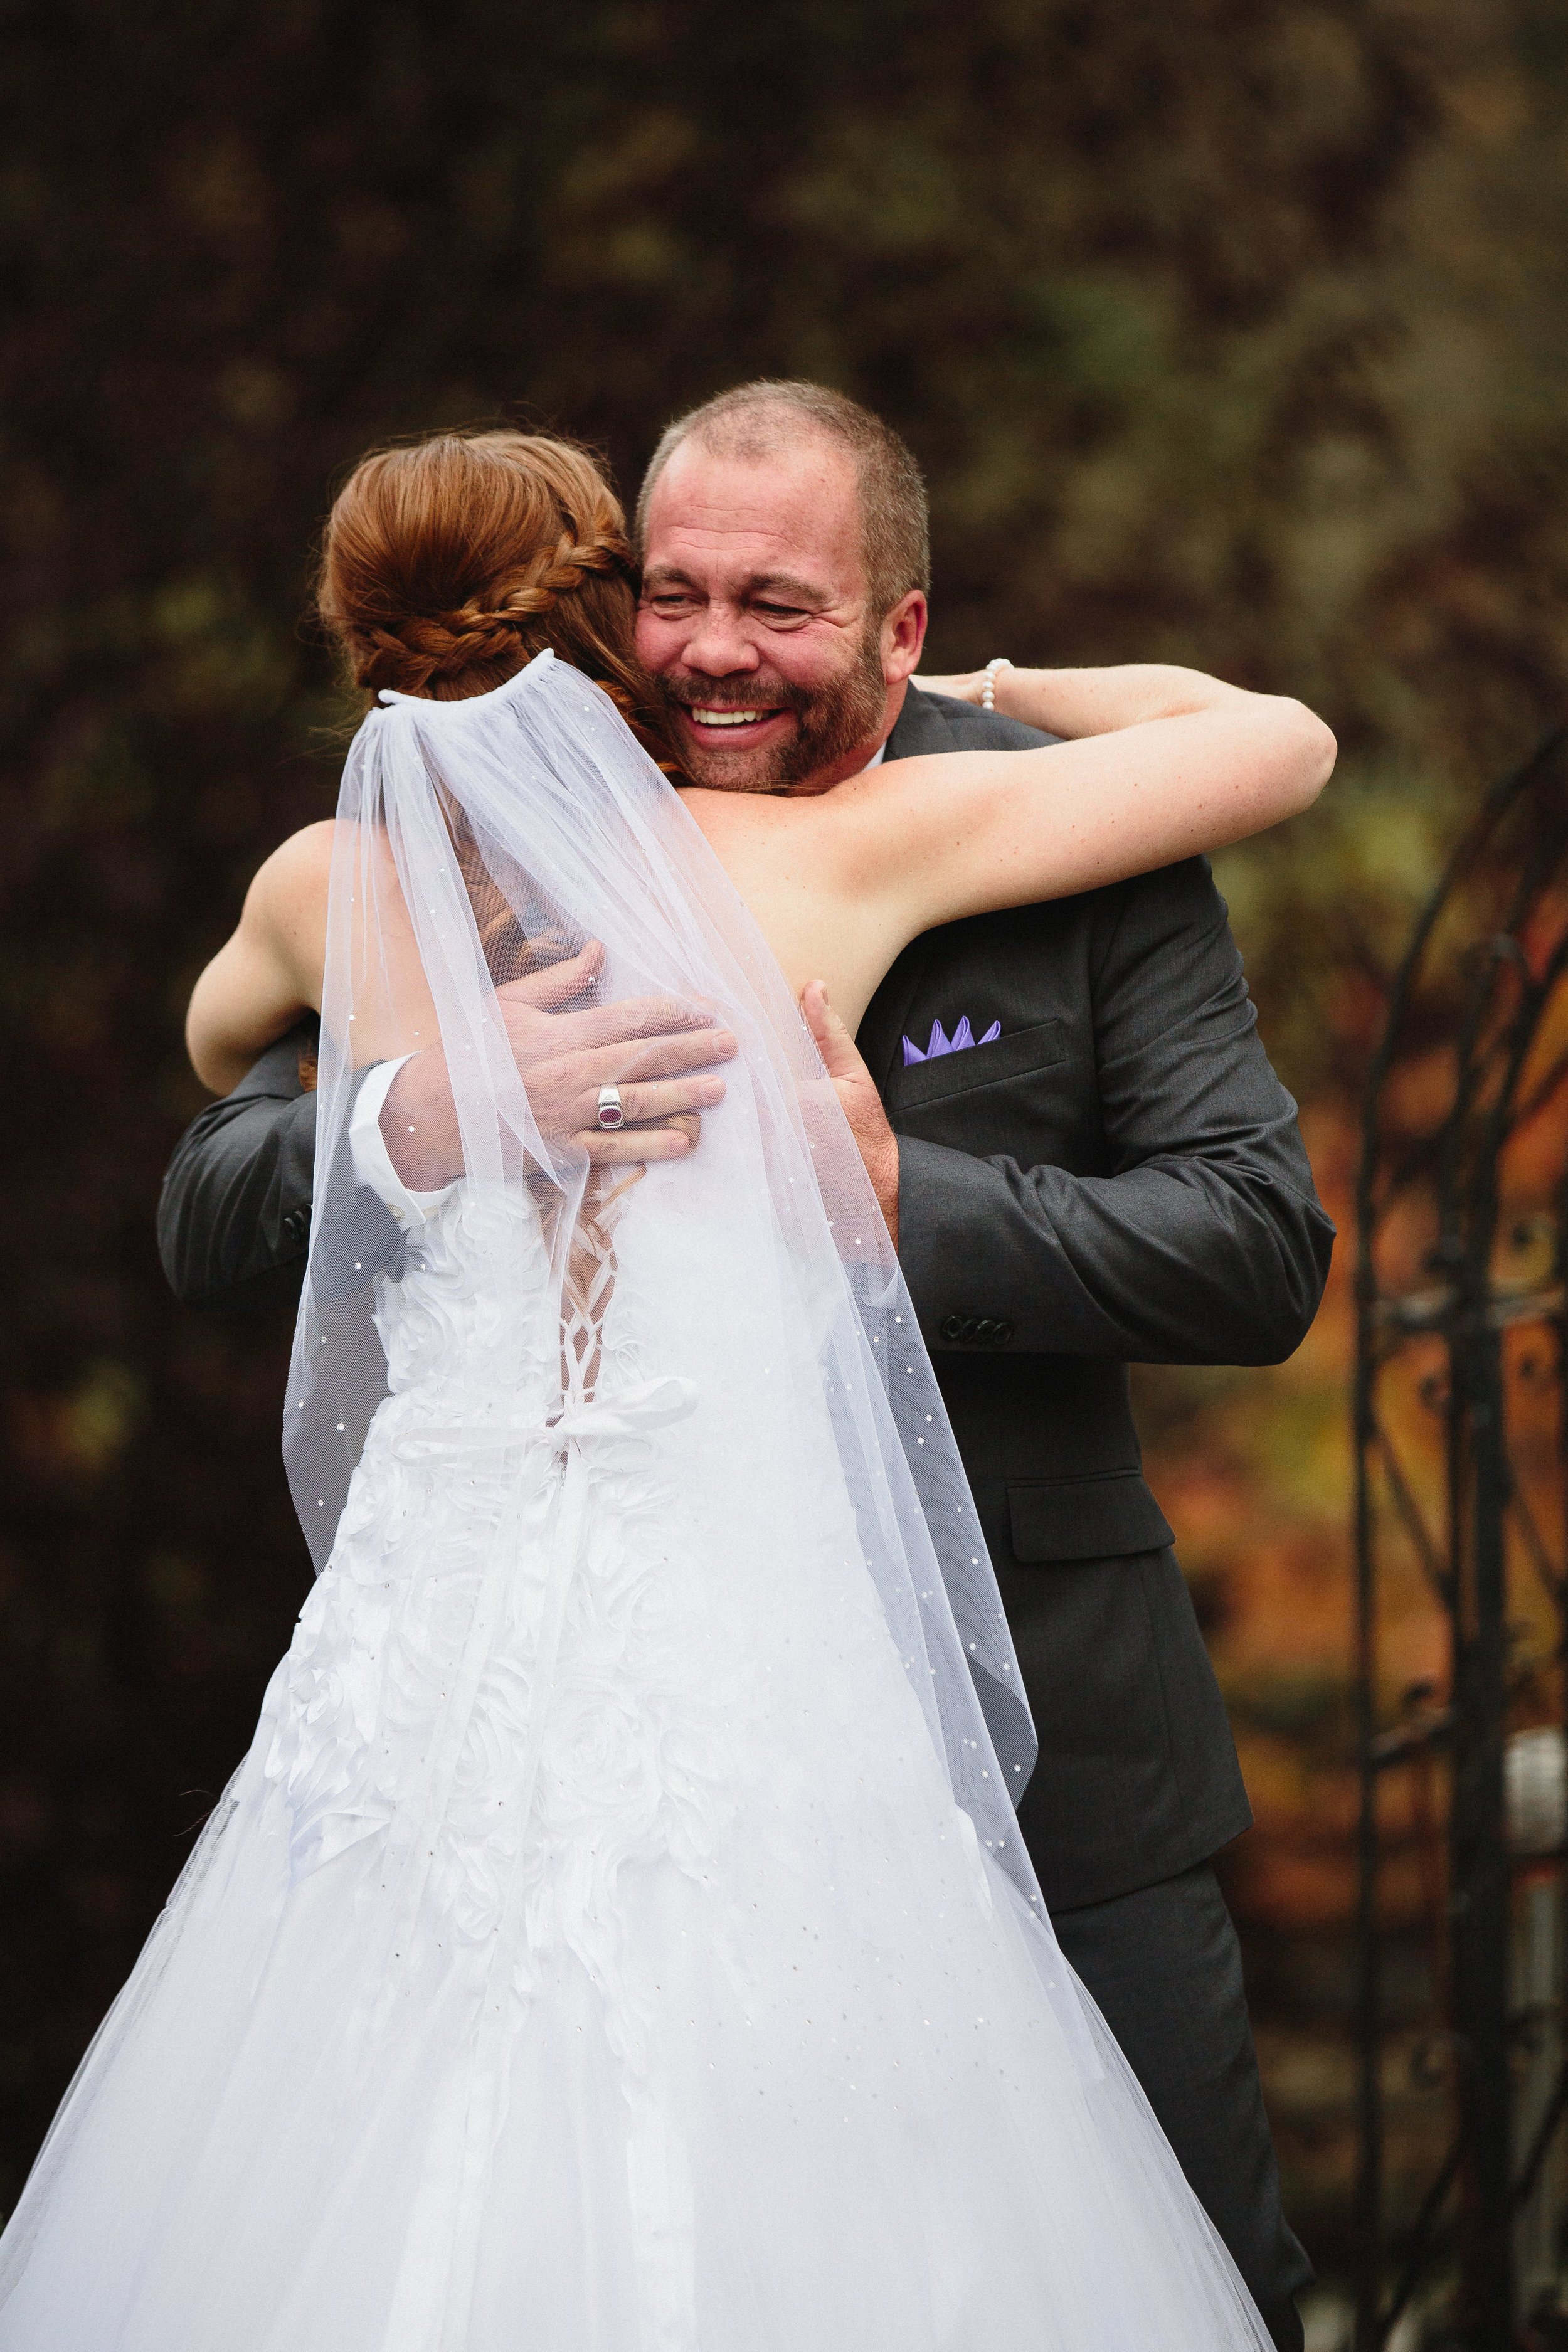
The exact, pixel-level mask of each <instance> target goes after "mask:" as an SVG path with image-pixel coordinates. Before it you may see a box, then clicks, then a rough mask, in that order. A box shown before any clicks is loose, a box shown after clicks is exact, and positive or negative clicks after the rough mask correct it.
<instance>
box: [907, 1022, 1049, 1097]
mask: <svg viewBox="0 0 1568 2352" xmlns="http://www.w3.org/2000/svg"><path fill="white" fill-rule="evenodd" d="M1067 1055H1068V1049H1067V1045H1066V1043H1065V1041H1064V1039H1063V1036H1062V1024H1061V1022H1060V1020H1059V1019H1052V1020H1050V1021H1040V1022H1037V1023H1036V1024H1035V1026H1034V1027H1033V1028H1031V1029H1015V1030H1014V1031H1013V1034H1012V1035H1011V1036H1008V1037H998V1038H996V1039H995V1040H994V1043H993V1044H991V1045H965V1046H963V1048H962V1049H961V1051H959V1052H958V1053H956V1054H939V1055H937V1056H936V1058H935V1060H934V1061H931V1062H911V1063H910V1066H909V1067H908V1068H907V1069H900V1070H895V1071H894V1073H893V1080H892V1084H891V1085H890V1086H889V1089H888V1107H889V1110H892V1111H904V1110H917V1109H919V1108H920V1107H921V1104H922V1103H932V1102H939V1101H941V1102H946V1101H950V1100H951V1099H952V1097H953V1096H954V1095H967V1094H973V1092H974V1091H975V1089H976V1088H977V1087H994V1086H997V1085H999V1084H1000V1083H1001V1082H1002V1081H1003V1080H1005V1079H1007V1078H1018V1077H1023V1076H1026V1074H1027V1073H1028V1072H1029V1071H1030V1070H1045V1069H1048V1068H1049V1067H1050V1066H1051V1064H1052V1063H1053V1062H1065V1061H1066V1059H1067Z"/></svg>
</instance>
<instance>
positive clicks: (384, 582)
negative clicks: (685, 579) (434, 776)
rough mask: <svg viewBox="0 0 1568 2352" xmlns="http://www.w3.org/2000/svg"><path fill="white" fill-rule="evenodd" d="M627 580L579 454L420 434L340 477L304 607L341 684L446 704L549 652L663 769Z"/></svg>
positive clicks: (620, 535)
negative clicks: (311, 609)
mask: <svg viewBox="0 0 1568 2352" xmlns="http://www.w3.org/2000/svg"><path fill="white" fill-rule="evenodd" d="M633 582H634V566H633V562H632V552H631V546H630V542H629V541H628V540H627V538H626V515H625V512H624V510H623V509H622V507H621V503H620V500H619V499H617V498H616V494H615V492H614V490H613V489H612V488H611V487H610V485H609V483H608V481H607V480H606V479H605V476H604V474H603V473H602V472H601V471H600V469H599V467H598V466H597V465H596V464H595V460H594V458H593V457H591V456H590V455H589V453H588V452H587V451H586V450H585V449H581V448H579V447H578V446H576V445H575V443H574V442H571V441H562V440H558V439H557V438H556V437H555V436H553V435H552V434H544V433H514V432H508V431H504V430H502V431H492V432H484V433H432V434H430V435H428V436H426V438H425V439H424V440H421V441H414V442H409V443H406V444H404V445H402V446H398V447H395V448H390V449H377V450H374V451H373V452H372V453H371V455H370V456H369V457H363V458H362V459H361V461H360V463H359V464H358V465H357V466H356V467H354V470H353V473H352V474H351V475H350V476H349V478H348V480H347V481H346V482H345V483H344V485H343V487H342V489H341V490H340V492H339V493H338V496H337V499H336V501H335V502H334V504H333V507H332V510H331V515H330V516H329V517H328V520H327V527H326V531H325V533H324V535H323V538H322V541H321V572H320V580H319V586H318V594H317V602H318V605H319V608H320V611H321V618H322V620H323V621H324V622H325V624H326V626H327V628H328V629H329V631H330V632H331V635H332V636H333V637H335V638H336V640H337V642H338V644H339V646H341V647H342V653H343V656H344V659H345V661H346V663H347V666H348V668H349V670H350V673H351V675H352V676H353V680H354V683H355V685H356V686H361V687H363V688H367V689H369V690H370V691H372V692H374V691H375V690H376V689H377V688H381V687H392V688H395V689H396V690H397V691H398V692H399V693H401V694H419V695H428V696H429V697H430V698H432V699H433V700H435V701H437V702H457V701H461V700H463V699H464V698H467V697H468V696H469V695H474V694H484V693H487V692H488V691H489V688H492V687H496V686H500V685H502V684H503V683H504V682H505V680H506V679H507V678H509V677H512V676H513V675H514V674H515V672H516V671H518V670H520V669H521V667H522V666H523V664H524V663H525V662H527V661H530V660H531V659H532V657H533V656H534V655H535V654H537V653H540V652H542V650H543V648H544V647H545V646H551V647H552V649H553V651H554V652H555V653H556V654H557V655H559V656H560V658H561V659H562V660H563V661H567V662H570V663H571V664H572V665H573V667H574V668H576V669H580V670H582V671H584V673H585V674H586V676H588V677H592V678H595V679H596V680H597V681H598V683H599V684H600V685H601V686H603V687H604V688H605V690H606V691H607V692H608V693H609V694H610V695H612V696H613V697H614V698H615V700H616V703H618V704H619V706H620V708H621V710H622V712H623V714H624V715H625V717H626V719H628V720H629V721H630V723H631V725H632V726H633V727H634V728H635V729H636V730H637V733H638V734H639V735H640V736H641V737H642V739H643V740H644V741H645V743H646V744H647V748H648V749H649V750H650V751H652V752H653V754H654V756H655V758H656V759H661V760H664V761H668V756H669V754H668V743H667V741H666V740H665V738H664V736H663V734H662V732H661V731H660V727H659V720H658V714H657V711H656V709H655V708H654V706H653V704H652V702H651V700H650V698H649V697H648V694H647V688H646V685H645V683H644V681H643V679H642V677H641V675H640V673H639V672H638V670H637V664H636V659H635V656H634V652H633V629H634V626H635V623H636V616H637V593H636V590H635V587H634V585H633Z"/></svg>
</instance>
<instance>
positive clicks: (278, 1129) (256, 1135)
mask: <svg viewBox="0 0 1568 2352" xmlns="http://www.w3.org/2000/svg"><path fill="white" fill-rule="evenodd" d="M299 1046H300V1033H299V1032H298V1031H295V1032H291V1033H290V1034H289V1035H288V1036H287V1037H280V1038H279V1041H278V1043H277V1044H276V1045H270V1046H268V1050H267V1052H266V1053H265V1054H263V1055H262V1056H261V1058H260V1060H259V1061H258V1062H257V1063H256V1064H255V1065H254V1066H253V1067H252V1068H251V1069H250V1070H249V1071H248V1072H247V1075H246V1076H245V1077H244V1078H243V1079H242V1080H241V1082H240V1084H239V1085H238V1086H237V1087H236V1088H235V1090H234V1092H233V1094H231V1095H226V1096H225V1097H224V1098H223V1100H222V1101H221V1102H216V1103H210V1104H209V1105H208V1106H207V1108H206V1109H205V1110H204V1111H203V1112H201V1113H200V1115H199V1116H198V1117H197V1118H195V1119H193V1120H192V1122H191V1124H190V1126H189V1127H188V1128H187V1129H185V1132H184V1135H183V1136H182V1137H181V1138H180V1140H179V1143H178V1144H177V1145H176V1147H175V1150H174V1158H173V1160H171V1161H170V1162H169V1170H168V1173H167V1175H166V1176H165V1177H164V1179H163V1193H162V1196H161V1197H160V1200H159V1202H158V1252H159V1255H160V1256H161V1257H162V1259H163V1271H164V1273H165V1274H166V1275H167V1276H168V1277H169V1280H170V1282H171V1284H172V1285H173V1286H174V1291H175V1294H176V1295H177V1297H180V1298H181V1299H183V1300H184V1304H185V1305H186V1306H187V1307H219V1308H224V1309H227V1310H230V1311H238V1312H245V1311H247V1310H257V1309H260V1308H263V1307H279V1306H291V1305H293V1303H294V1302H295V1301H296V1300H297V1299H298V1297H299V1296H300V1283H301V1281H302V1279H303V1277H304V1272H305V1254H306V1250H307V1247H308V1245H309V1242H310V1192H311V1185H312V1181H313V1179H314V1176H315V1167H316V1099H315V1097H314V1096H313V1095H310V1094H306V1093H305V1092H303V1090H302V1089H301V1087H300V1074H299Z"/></svg>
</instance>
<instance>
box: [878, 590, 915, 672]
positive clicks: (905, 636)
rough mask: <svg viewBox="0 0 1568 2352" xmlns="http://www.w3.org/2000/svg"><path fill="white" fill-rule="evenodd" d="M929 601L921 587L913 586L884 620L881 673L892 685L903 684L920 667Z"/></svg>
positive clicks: (881, 632)
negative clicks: (927, 601) (927, 602)
mask: <svg viewBox="0 0 1568 2352" xmlns="http://www.w3.org/2000/svg"><path fill="white" fill-rule="evenodd" d="M926 619H927V614H926V600H925V596H924V593H922V591H921V590H920V589H919V588H911V589H910V593H909V594H908V595H907V596H900V599H899V601H898V603H897V604H895V605H894V606H893V608H892V611H891V612H890V613H889V614H886V615H885V616H884V618H883V621H882V626H881V631H880V638H881V647H882V676H883V677H885V678H886V680H887V682H888V684H889V686H902V684H903V682H904V680H905V679H906V678H907V677H913V676H914V674H915V672H916V670H917V669H919V667H920V666H921V646H923V645H924V644H925V641H926Z"/></svg>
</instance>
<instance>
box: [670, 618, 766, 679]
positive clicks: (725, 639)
mask: <svg viewBox="0 0 1568 2352" xmlns="http://www.w3.org/2000/svg"><path fill="white" fill-rule="evenodd" d="M680 657H681V660H682V662H683V663H684V665H685V667H687V668H688V669H695V670H700V672H701V674H702V676H703V677H732V676H733V675H734V673H735V672H736V671H737V670H753V669H755V668H756V667H758V662H759V659H760V656H759V655H758V653H757V648H756V646H754V645H753V644H752V640H751V636H750V635H749V634H748V632H747V629H746V626H745V623H744V621H743V619H742V615H741V614H739V613H738V612H737V611H736V610H735V608H734V607H733V605H724V604H705V605H704V606H703V608H702V612H701V614H700V616H699V619H698V622H697V625H696V627H695V628H694V629H693V630H692V632H691V635H689V637H688V638H687V640H686V643H685V645H684V646H682V647H681V649H680Z"/></svg>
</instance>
